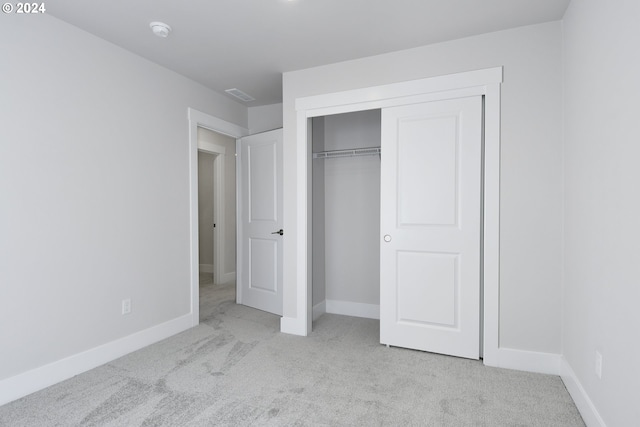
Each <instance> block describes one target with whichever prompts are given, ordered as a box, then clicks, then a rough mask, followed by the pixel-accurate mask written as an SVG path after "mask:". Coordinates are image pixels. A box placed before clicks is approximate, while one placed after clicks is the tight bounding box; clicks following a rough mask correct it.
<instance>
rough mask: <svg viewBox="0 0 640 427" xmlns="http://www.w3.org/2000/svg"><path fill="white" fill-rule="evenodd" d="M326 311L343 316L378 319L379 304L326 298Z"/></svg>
mask: <svg viewBox="0 0 640 427" xmlns="http://www.w3.org/2000/svg"><path fill="white" fill-rule="evenodd" d="M326 312H327V313H332V314H343V315H345V316H353V317H364V318H367V319H380V306H379V305H376V304H363V303H359V302H350V301H336V300H327V301H326Z"/></svg>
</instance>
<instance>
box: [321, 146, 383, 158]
mask: <svg viewBox="0 0 640 427" xmlns="http://www.w3.org/2000/svg"><path fill="white" fill-rule="evenodd" d="M372 154H381V151H380V147H369V148H353V149H348V150H332V151H320V152H318V153H313V158H314V159H329V158H335V157H354V156H370V155H372Z"/></svg>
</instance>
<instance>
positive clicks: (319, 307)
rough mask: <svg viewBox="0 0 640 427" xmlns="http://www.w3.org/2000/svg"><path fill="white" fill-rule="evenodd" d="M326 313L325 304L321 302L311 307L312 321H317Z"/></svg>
mask: <svg viewBox="0 0 640 427" xmlns="http://www.w3.org/2000/svg"><path fill="white" fill-rule="evenodd" d="M326 312H327V302H326V301H322V302H321V303H319V304H316V305H314V306H313V321H314V322H315V321H316V320H318V318H319V317H320V316H322V315H323V314H325V313H326Z"/></svg>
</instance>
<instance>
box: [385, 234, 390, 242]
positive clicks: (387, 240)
mask: <svg viewBox="0 0 640 427" xmlns="http://www.w3.org/2000/svg"><path fill="white" fill-rule="evenodd" d="M384 241H385V242H387V243H389V242H390V241H391V236H389V235H388V234H385V235H384Z"/></svg>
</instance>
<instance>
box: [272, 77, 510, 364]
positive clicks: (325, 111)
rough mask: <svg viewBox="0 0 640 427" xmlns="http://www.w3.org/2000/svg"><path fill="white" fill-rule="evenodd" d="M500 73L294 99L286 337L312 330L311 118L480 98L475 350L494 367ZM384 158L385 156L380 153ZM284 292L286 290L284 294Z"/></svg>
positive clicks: (496, 360) (283, 325)
mask: <svg viewBox="0 0 640 427" xmlns="http://www.w3.org/2000/svg"><path fill="white" fill-rule="evenodd" d="M502 81H503V68H502V67H494V68H488V69H484V70H476V71H469V72H463V73H457V74H449V75H445V76H439V77H430V78H425V79H420V80H413V81H408V82H401V83H393V84H388V85H381V86H372V87H368V88H363V89H355V90H349V91H344V92H335V93H327V94H321V95H315V96H309V97H303V98H298V99H296V102H295V108H296V115H297V117H296V121H297V123H296V125H297V135H296V139H297V144H296V145H297V147H298V150H297V151H298V152H297V155H296V175H297V176H296V179H297V196H298V203H297V207H296V233H295V239H296V248H297V258H296V264H297V268H296V298H295V300H296V313H297V315H296V317H286V316H285V317H283V318H282V319H281V324H280V329H281V331H282V332H285V333H293V334H297V335H307V334H309V333H310V332H311V326H312V305H311V296H312V289H311V274H310V273H311V268H312V265H311V263H312V258H311V243H312V242H311V237H310V236H311V231H310V228H311V226H312V223H311V208H310V200H311V195H310V194H309V193H310V184H311V167H310V163H311V162H310V159H311V148H310V130H311V125H310V121H311V119H312V118H314V117H320V116H326V115H331V114H341V113H349V112H354V111H362V110H372V109H384V108H387V107H396V106H401V105H408V104H413V103H421V102H430V101H439V100H445V99H455V98H461V97H469V96H483V101H484V102H483V106H484V116H483V128H484V132H483V134H484V153H483V167H482V176H483V209H482V215H483V223H482V236H483V237H482V265H481V270H482V277H481V279H482V282H483V294H482V295H481V300H482V306H481V307H480V313H481V319H480V322H481V332H482V333H481V340H480V346H481V348H480V350H481V354H483V358H484V364H485V365H488V366H497V365H498V364H499V288H500V283H499V262H500V258H499V255H500V246H499V244H500V88H501V83H502ZM383 155H384V153H383ZM286 291H287V289H286V286H285V292H286Z"/></svg>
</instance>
